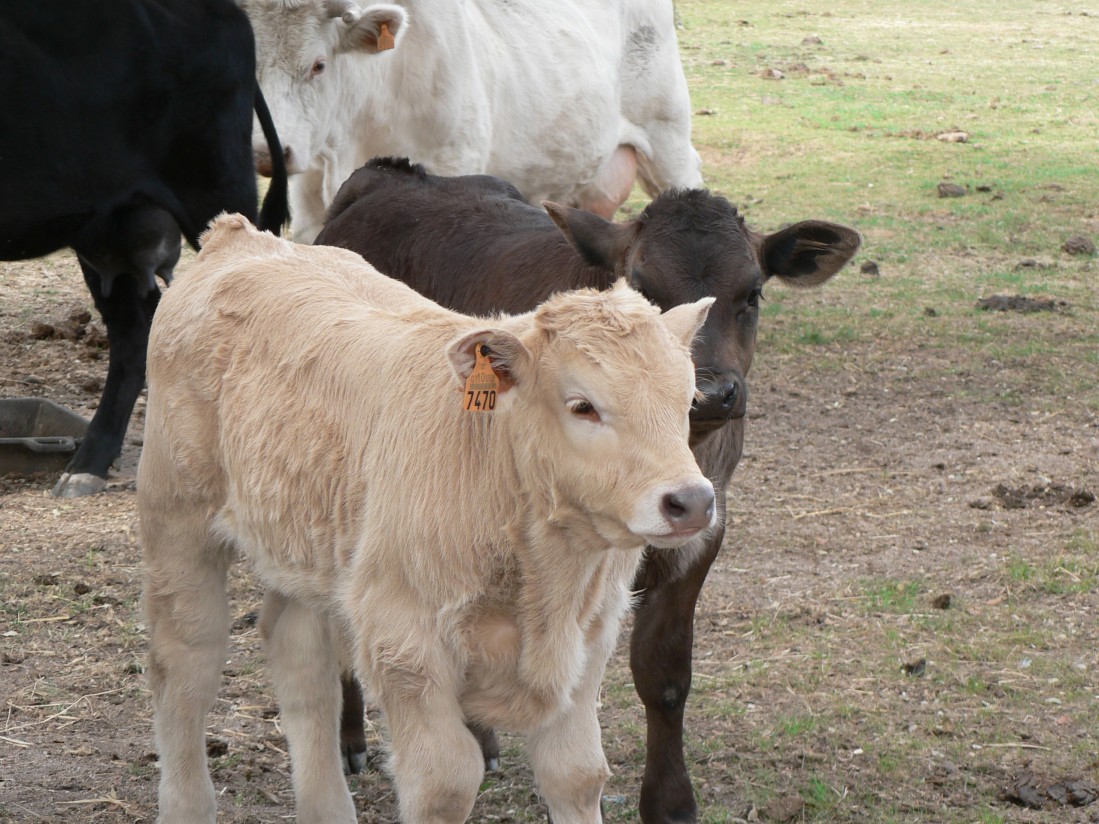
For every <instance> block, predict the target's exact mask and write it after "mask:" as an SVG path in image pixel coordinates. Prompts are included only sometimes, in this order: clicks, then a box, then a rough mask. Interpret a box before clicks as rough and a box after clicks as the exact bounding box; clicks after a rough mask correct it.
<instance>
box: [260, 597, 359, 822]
mask: <svg viewBox="0 0 1099 824" xmlns="http://www.w3.org/2000/svg"><path fill="white" fill-rule="evenodd" d="M260 629H261V631H262V633H263V635H264V637H265V639H266V640H267V653H268V659H269V661H270V665H271V678H272V680H273V681H274V684H275V693H276V695H277V696H278V700H279V713H280V715H281V716H282V726H283V729H284V730H285V731H286V740H287V743H288V744H289V745H290V765H291V775H292V777H293V784H294V797H295V800H296V805H297V820H298V822H299V824H354V821H355V805H354V803H353V802H352V800H351V793H350V792H348V789H347V784H346V782H345V781H344V779H343V771H342V769H341V762H342V760H343V759H342V757H341V754H340V743H339V719H340V702H341V696H340V686H339V677H340V662H339V649H338V646H337V645H338V644H339V639H338V638H337V637H336V636H335V633H334V631H333V629H332V626H331V623H330V622H329V620H328V616H327V615H325V614H323V613H319V612H317V611H316V610H313V609H310V608H309V607H306V606H304V605H303V604H301V603H299V602H297V601H295V600H293V599H292V598H286V597H284V596H281V595H279V594H277V593H273V592H272V591H270V590H268V592H267V595H266V598H265V602H264V608H263V623H262V625H261V627H260Z"/></svg>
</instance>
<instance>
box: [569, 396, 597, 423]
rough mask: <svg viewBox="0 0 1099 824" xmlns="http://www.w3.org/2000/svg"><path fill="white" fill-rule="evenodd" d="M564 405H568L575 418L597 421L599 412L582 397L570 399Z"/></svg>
mask: <svg viewBox="0 0 1099 824" xmlns="http://www.w3.org/2000/svg"><path fill="white" fill-rule="evenodd" d="M566 405H567V406H568V408H569V411H570V412H571V413H572V414H573V415H575V416H576V417H577V418H582V419H584V420H586V421H591V422H592V423H599V421H600V417H599V413H598V412H597V411H595V407H594V406H592V405H591V403H590V402H588V401H586V400H584V399H583V398H578V399H576V400H571V401H569V402H568V403H567V404H566Z"/></svg>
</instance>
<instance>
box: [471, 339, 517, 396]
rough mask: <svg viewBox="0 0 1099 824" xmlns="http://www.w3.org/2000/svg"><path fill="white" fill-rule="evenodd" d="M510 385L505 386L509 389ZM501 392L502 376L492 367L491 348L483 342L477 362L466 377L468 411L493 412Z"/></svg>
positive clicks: (479, 346)
mask: <svg viewBox="0 0 1099 824" xmlns="http://www.w3.org/2000/svg"><path fill="white" fill-rule="evenodd" d="M507 389H508V386H507V385H505V386H504V387H503V391H505V392H506V391H507ZM500 393H501V381H500V376H499V375H497V374H496V371H495V370H494V369H493V368H492V361H491V360H490V359H489V348H488V347H487V346H485V345H484V344H483V343H482V344H479V345H478V346H477V362H476V363H475V364H474V365H473V371H472V372H470V373H469V377H468V378H466V391H465V400H464V406H465V410H466V411H467V412H491V411H492V410H493V409H495V408H496V400H497V398H498V397H499V395H500Z"/></svg>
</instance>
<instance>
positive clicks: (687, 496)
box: [660, 481, 714, 532]
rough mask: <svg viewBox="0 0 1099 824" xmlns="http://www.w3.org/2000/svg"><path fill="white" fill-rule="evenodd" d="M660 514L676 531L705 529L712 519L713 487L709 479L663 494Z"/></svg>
mask: <svg viewBox="0 0 1099 824" xmlns="http://www.w3.org/2000/svg"><path fill="white" fill-rule="evenodd" d="M660 514H661V515H662V516H663V517H664V518H665V519H666V520H667V521H668V524H669V525H671V526H672V528H673V529H675V531H676V532H683V531H685V530H698V529H706V528H707V527H708V526H709V525H710V524H711V523H712V522H713V519H714V487H713V485H712V484H711V483H710V482H709V481H704V482H701V483H694V484H688V485H686V486H682V487H680V488H678V489H676V490H673V491H671V492H667V493H665V494H664V497H663V498H661V500H660Z"/></svg>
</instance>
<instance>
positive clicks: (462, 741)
mask: <svg viewBox="0 0 1099 824" xmlns="http://www.w3.org/2000/svg"><path fill="white" fill-rule="evenodd" d="M378 680H379V682H380V695H379V699H380V702H381V705H382V709H383V711H384V712H385V715H386V718H387V720H388V723H389V731H390V735H391V737H392V761H391V767H392V772H393V777H394V782H395V783H396V785H397V800H398V802H399V806H400V811H401V822H402V824H462V822H464V821H466V820H467V819H468V818H469V814H470V812H471V811H472V810H473V802H474V801H475V800H476V798H477V791H478V789H479V788H480V786H481V779H482V778H483V777H484V762H483V760H482V758H481V747H480V745H479V744H478V743H477V739H476V738H475V737H474V736H473V734H472V733H471V732H470V731H469V729H468V728H467V727H466V725H465V718H464V715H463V713H462V708H461V706H460V705H459V703H458V692H457V684H456V683H455V682H454V681H453V679H450V678H447V677H445V676H443V675H441V674H433V675H427V676H425V675H423V674H415V675H411V676H409V673H407V672H404V673H391V674H389V675H388V676H387V675H386V674H382V675H380V676H379V678H378Z"/></svg>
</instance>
